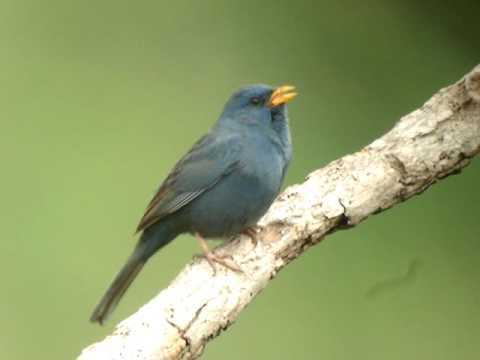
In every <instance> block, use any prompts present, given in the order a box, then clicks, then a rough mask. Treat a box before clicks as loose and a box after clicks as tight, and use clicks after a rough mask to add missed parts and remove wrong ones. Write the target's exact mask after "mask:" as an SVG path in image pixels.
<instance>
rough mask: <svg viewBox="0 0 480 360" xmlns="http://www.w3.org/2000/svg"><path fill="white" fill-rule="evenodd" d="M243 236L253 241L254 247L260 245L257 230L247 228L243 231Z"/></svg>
mask: <svg viewBox="0 0 480 360" xmlns="http://www.w3.org/2000/svg"><path fill="white" fill-rule="evenodd" d="M242 234H243V235H246V236H248V237H249V238H250V239H251V240H252V243H253V246H254V247H255V246H257V244H258V237H257V236H258V232H257V229H256V228H254V227H247V228H245V229H243V231H242Z"/></svg>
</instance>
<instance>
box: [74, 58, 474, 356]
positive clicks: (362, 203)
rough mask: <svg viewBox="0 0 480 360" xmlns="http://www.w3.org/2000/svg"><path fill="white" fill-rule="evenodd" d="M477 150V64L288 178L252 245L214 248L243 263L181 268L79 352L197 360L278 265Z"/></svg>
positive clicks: (243, 241) (421, 187) (413, 191)
mask: <svg viewBox="0 0 480 360" xmlns="http://www.w3.org/2000/svg"><path fill="white" fill-rule="evenodd" d="M479 152H480V65H477V67H476V68H475V69H473V71H472V72H470V73H469V74H467V75H466V76H465V77H464V78H463V79H461V80H460V81H458V82H457V83H456V84H454V85H451V86H449V87H447V88H444V89H442V90H440V91H439V92H438V93H437V94H435V95H434V96H433V97H432V98H431V99H430V100H429V101H428V102H427V103H425V104H424V105H423V106H422V107H421V108H420V109H418V110H416V111H414V112H412V113H411V114H409V115H407V116H405V117H403V118H402V119H401V120H400V121H399V122H398V123H397V124H396V125H395V127H394V128H393V129H392V130H391V131H390V132H388V133H387V134H385V135H384V136H382V137H381V138H379V139H377V140H375V141H374V142H373V143H371V144H370V145H368V146H366V147H365V148H363V149H362V150H360V151H359V152H357V153H355V154H352V155H347V156H345V157H343V158H341V159H338V160H336V161H333V162H332V163H330V164H329V165H327V166H326V167H324V168H322V169H319V170H316V171H315V172H313V173H311V174H310V175H309V176H308V177H307V179H306V181H305V182H304V183H303V184H301V185H294V186H291V187H289V188H288V189H287V190H286V191H285V192H284V193H283V194H282V195H281V196H279V198H278V199H277V201H276V202H275V203H274V204H273V205H272V207H271V208H270V210H269V211H268V213H267V214H266V215H265V216H264V217H263V219H262V220H261V221H260V223H259V225H260V229H261V231H260V233H259V236H258V238H259V241H258V244H257V245H256V246H255V245H254V244H253V243H252V242H251V241H250V240H249V239H248V238H247V237H244V236H243V237H237V238H236V239H234V240H233V241H231V242H228V243H226V244H224V245H223V246H221V247H219V248H217V249H216V251H217V252H220V253H226V254H229V255H231V256H232V257H233V260H234V261H235V262H236V263H237V264H238V265H239V266H240V267H241V268H242V269H243V270H244V274H240V273H235V272H232V271H229V270H226V269H224V268H222V267H219V269H218V271H217V274H216V275H213V273H212V270H211V268H210V266H209V265H208V264H207V262H206V261H205V260H201V259H196V260H193V261H192V262H191V263H190V264H188V265H187V266H186V267H185V269H184V270H183V271H182V272H181V273H180V274H179V275H178V277H177V278H176V279H175V280H174V281H173V282H172V283H171V284H170V286H168V287H167V288H166V289H164V290H163V291H162V292H160V294H158V295H157V296H156V297H155V298H154V299H153V300H151V301H150V302H149V303H148V304H146V305H145V306H143V307H142V308H141V309H140V310H139V311H138V312H137V313H135V314H133V315H132V316H130V317H129V318H127V319H126V320H124V321H122V322H121V323H120V324H118V325H117V327H116V329H115V331H114V332H113V334H112V335H110V336H108V337H107V338H105V339H104V340H103V341H101V342H98V343H96V344H93V345H91V346H89V347H87V348H85V349H84V350H83V352H82V354H81V355H80V357H79V359H80V360H99V359H102V360H106V359H115V360H117V359H193V358H196V357H198V356H200V355H201V354H202V351H203V349H204V347H205V346H206V344H207V342H208V341H210V340H212V339H213V338H215V337H216V336H217V335H218V334H219V333H220V332H221V331H222V330H225V329H226V328H228V326H229V325H230V324H231V323H232V322H233V321H234V320H235V319H236V318H237V316H238V315H239V314H240V312H241V311H242V310H243V309H244V308H245V306H247V305H248V304H249V303H250V301H252V300H253V298H254V297H255V296H256V295H257V294H258V293H259V292H260V291H262V289H263V288H265V287H266V286H267V285H268V283H269V281H270V280H272V279H273V278H274V277H275V275H276V274H277V272H278V271H279V270H280V269H282V268H283V267H284V266H285V265H287V264H288V263H289V262H290V261H292V260H293V259H295V258H296V257H297V256H299V255H300V254H301V253H302V252H304V251H305V250H307V249H308V248H309V247H310V246H312V245H315V244H317V243H318V242H320V241H321V240H322V239H323V238H324V237H325V236H326V235H328V234H330V233H332V232H334V231H337V230H340V229H346V228H351V227H353V226H355V225H357V224H358V223H360V222H361V221H363V220H365V219H366V218H367V217H368V216H370V215H372V214H377V213H379V212H381V211H383V210H386V209H388V208H390V207H392V206H393V205H395V204H398V203H400V202H403V201H405V200H407V199H409V198H410V197H412V196H413V195H417V194H420V193H422V192H423V191H425V190H426V189H427V188H428V187H429V186H430V185H432V184H434V183H435V182H437V181H438V180H440V179H443V178H445V177H446V176H449V175H451V174H458V173H459V172H460V171H461V169H462V168H464V167H465V166H467V165H468V164H469V163H470V159H471V158H473V157H474V156H475V155H476V154H478V153H479Z"/></svg>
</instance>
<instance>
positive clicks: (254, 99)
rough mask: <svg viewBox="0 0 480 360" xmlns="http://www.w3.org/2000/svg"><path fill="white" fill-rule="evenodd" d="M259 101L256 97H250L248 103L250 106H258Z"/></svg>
mask: <svg viewBox="0 0 480 360" xmlns="http://www.w3.org/2000/svg"><path fill="white" fill-rule="evenodd" d="M260 101H261V100H260V98H259V97H257V96H254V97H252V98H251V99H250V103H251V104H252V105H258V104H260Z"/></svg>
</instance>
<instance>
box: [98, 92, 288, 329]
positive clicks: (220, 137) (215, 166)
mask: <svg viewBox="0 0 480 360" xmlns="http://www.w3.org/2000/svg"><path fill="white" fill-rule="evenodd" d="M295 95H296V93H295V92H294V88H293V87H292V86H281V87H278V88H273V87H271V86H267V85H252V86H248V87H245V88H242V89H240V90H239V91H237V92H236V93H234V94H233V95H232V96H231V97H230V99H229V100H228V101H227V103H226V105H225V107H224V109H223V112H222V113H221V115H220V117H219V119H218V120H217V122H216V123H215V125H214V126H213V127H212V128H211V129H210V131H209V132H208V133H207V134H206V135H205V136H203V137H202V138H201V139H200V140H198V141H197V142H196V143H195V144H194V145H193V147H192V148H191V149H190V151H189V152H188V153H187V154H186V155H185V156H184V157H183V158H182V159H180V161H179V162H178V163H177V164H176V165H175V167H174V168H173V169H172V171H171V172H170V174H169V175H168V176H167V178H166V179H165V180H164V182H163V183H162V185H161V186H160V188H159V189H158V191H157V193H156V194H155V196H154V197H153V199H152V200H151V202H150V204H149V205H148V207H147V209H146V211H145V214H144V215H143V217H142V219H141V220H140V223H139V225H138V227H137V231H138V232H141V235H140V239H139V240H138V243H137V245H136V247H135V249H134V251H133V253H132V255H131V256H130V257H129V258H128V260H127V262H126V264H125V265H124V266H123V268H122V269H121V270H120V272H119V273H118V275H117V276H116V277H115V279H114V280H113V282H112V284H111V285H110V288H109V289H108V290H107V292H106V293H105V295H104V296H103V298H102V299H101V301H100V303H99V304H98V305H97V307H96V308H95V310H94V312H93V314H92V316H91V318H90V320H91V321H93V322H98V323H100V324H102V323H103V322H104V321H105V320H106V318H107V316H108V315H109V314H110V313H111V312H112V311H113V309H114V308H115V307H116V305H117V304H118V302H119V300H120V299H121V297H122V296H123V294H124V293H125V291H126V290H127V289H128V287H129V286H130V284H131V283H132V281H133V280H134V279H135V277H136V276H137V275H138V273H139V272H140V270H141V269H142V267H143V266H144V265H145V263H146V262H147V261H148V259H149V258H150V257H151V256H152V255H153V254H154V253H155V252H157V251H158V250H159V249H161V248H162V247H164V246H165V245H167V244H168V243H170V242H171V241H172V240H173V239H175V238H176V237H177V236H178V235H179V234H182V233H191V234H193V235H195V236H196V238H197V239H198V241H199V242H200V245H201V247H202V250H203V253H204V256H205V258H206V259H207V260H208V262H209V263H210V265H211V266H212V268H213V269H214V271H215V263H218V264H221V265H223V266H225V267H227V268H230V269H232V270H239V269H238V268H237V267H235V266H233V265H231V264H229V263H228V262H226V261H225V260H224V259H223V258H221V257H219V256H218V255H215V254H214V253H212V252H210V251H209V249H208V246H207V244H206V242H205V240H204V239H205V238H228V237H230V236H233V235H235V234H239V233H245V234H248V235H250V236H251V237H252V239H254V236H255V232H254V230H253V226H254V225H255V223H256V222H257V221H258V220H259V219H260V217H261V216H262V215H263V214H265V212H266V211H267V210H268V208H269V207H270V205H271V204H272V202H273V200H274V199H275V197H276V196H277V195H278V193H279V191H280V187H281V185H282V181H283V178H284V177H285V172H286V170H287V167H288V164H289V162H290V158H291V155H292V145H291V140H290V130H289V127H288V117H287V108H286V103H287V102H288V101H290V100H291V99H292V98H293V97H295Z"/></svg>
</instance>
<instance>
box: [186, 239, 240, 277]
mask: <svg viewBox="0 0 480 360" xmlns="http://www.w3.org/2000/svg"><path fill="white" fill-rule="evenodd" d="M195 237H196V238H197V240H198V244H199V245H200V248H201V249H202V252H203V256H204V257H205V259H207V261H208V263H209V264H210V266H211V267H212V270H213V273H214V274H216V273H217V268H216V267H215V263H218V264H220V265H223V266H225V267H226V268H227V269H230V270H232V271H236V272H243V271H242V269H240V268H239V267H238V266H236V265H233V264H230V263H228V262H227V261H225V259H224V257H222V256H218V255H215V254H214V253H212V252H211V251H210V249H209V248H208V244H207V242H206V240H205V239H204V238H203V237H202V236H201V235H200V234H199V233H195Z"/></svg>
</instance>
